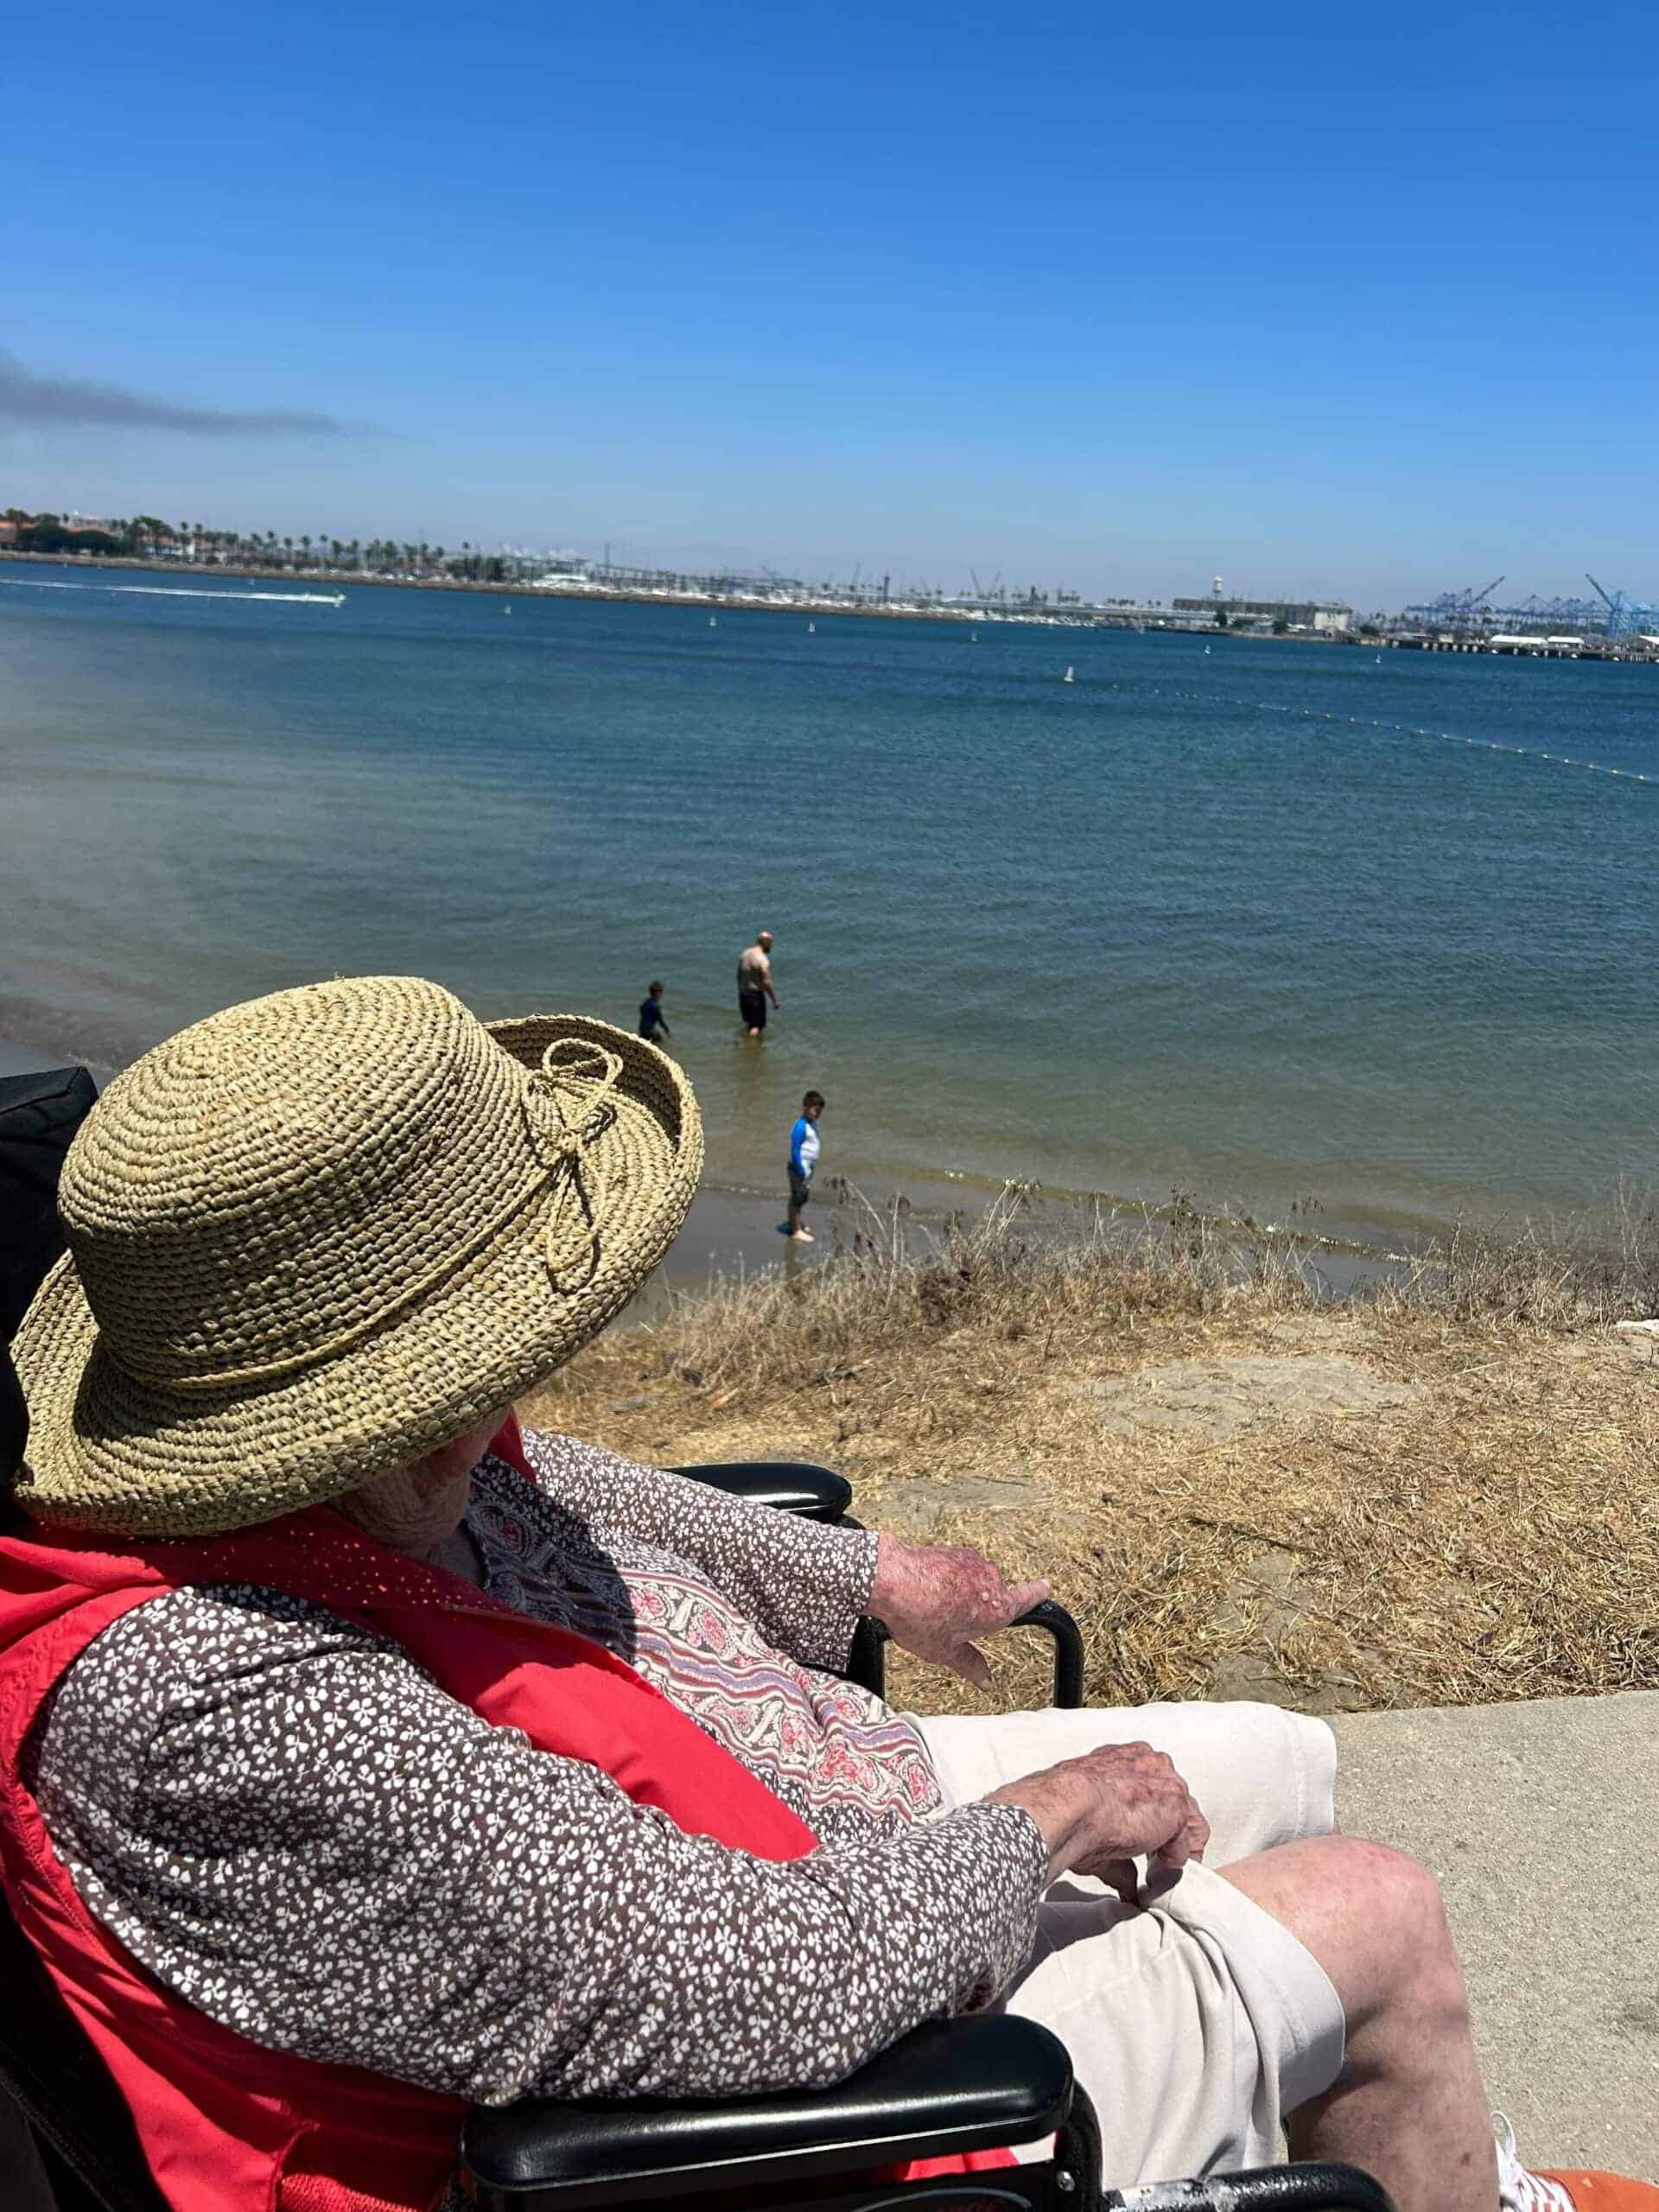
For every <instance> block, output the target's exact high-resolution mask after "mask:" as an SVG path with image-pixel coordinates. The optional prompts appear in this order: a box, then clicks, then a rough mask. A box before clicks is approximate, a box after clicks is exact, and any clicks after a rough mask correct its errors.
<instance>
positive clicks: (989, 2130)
mask: <svg viewBox="0 0 1659 2212" xmlns="http://www.w3.org/2000/svg"><path fill="white" fill-rule="evenodd" d="M1070 2106H1071V2058H1070V2057H1069V2056H1068V2055H1067V2052H1066V2050H1065V2045H1064V2044H1062V2043H1061V2042H1060V2041H1059V2039H1058V2037H1056V2036H1053V2035H1051V2034H1050V2032H1049V2031H1048V2030H1047V2029H1046V2028H1044V2027H1039V2025H1038V2024H1037V2023H1036V2022H1035V2021H1033V2020H1021V2019H1016V2018H1013V2017H1012V2016H1010V2015H1007V2014H1005V2013H997V2014H979V2015H976V2016H974V2017H973V2018H968V2019H958V2020H948V2021H934V2022H931V2023H930V2024H928V2025H927V2026H926V2027H922V2028H917V2029H915V2030H914V2031H912V2033H911V2034H910V2035H907V2036H906V2037H904V2038H903V2040H902V2041H901V2042H899V2043H896V2044H893V2046H892V2047H891V2048H890V2049H889V2050H884V2051H883V2052H881V2053H880V2056H878V2057H876V2058H873V2059H872V2060H871V2061H870V2063H868V2065H867V2066H863V2067H861V2068H860V2069H859V2070H858V2072H857V2073H856V2074H854V2075H850V2076H849V2079H848V2080H846V2081H845V2082H838V2083H837V2084H836V2087H835V2088H829V2089H785V2090H777V2091H772V2092H771V2093H769V2094H766V2095H765V2096H752V2097H733V2098H728V2099H726V2100H723V2101H721V2102H720V2103H717V2104H715V2103H709V2104H697V2105H688V2104H666V2103H662V2102H659V2101H652V2102H648V2103H639V2104H578V2105H572V2104H551V2103H543V2102H539V2101H525V2102H524V2103H521V2104H517V2105H509V2106H506V2107H504V2108H502V2109H500V2110H486V2109H485V2108H483V2107H479V2108H476V2109H474V2111H472V2112H470V2113H468V2114H467V2119H466V2121H465V2123H464V2124H463V2126H462V2128H461V2172H462V2176H463V2180H464V2185H465V2186H466V2188H467V2190H468V2192H469V2195H470V2196H471V2198H472V2200H473V2201H474V2202H476V2203H477V2204H478V2205H479V2206H480V2208H481V2212H563V2208H564V2207H566V2206H585V2205H599V2204H605V2205H622V2204H636V2203H639V2202H648V2201H650V2200H651V2199H652V2198H656V2197H660V2196H664V2194H671V2195H673V2196H676V2197H677V2198H678V2197H683V2196H684V2197H690V2196H700V2195H703V2194H709V2195H711V2196H713V2197H714V2201H715V2202H716V2203H720V2202H725V2201H726V2199H727V2198H728V2196H729V2195H730V2194H731V2193H732V2192H733V2191H735V2190H740V2189H748V2188H751V2187H753V2186H755V2185H757V2184H761V2185H764V2186H766V2187H767V2188H768V2189H771V2188H772V2187H779V2189H780V2190H787V2189H788V2188H789V2187H790V2186H791V2184H793V2183H800V2182H803V2181H805V2180H807V2179H808V2178H809V2177H814V2176H817V2175H824V2174H839V2173H859V2172H868V2171H869V2170H870V2169H872V2168H875V2167H881V2166H888V2165H893V2164H897V2163H898V2162H899V2160H901V2159H906V2158H939V2157H942V2156H944V2155H947V2154H949V2153H950V2152H962V2151H985V2150H990V2149H993V2148H996V2147H1000V2146H1001V2145H1013V2144H1016V2143H1032V2142H1035V2141H1038V2140H1039V2139H1040V2138H1042V2137H1043V2136H1046V2135H1052V2133H1054V2132H1055V2130H1056V2129H1057V2128H1058V2127H1059V2126H1061V2125H1062V2124H1063V2123H1064V2121H1065V2118H1066V2114H1067V2112H1068V2110H1069V2108H1070ZM784 2201H785V2199H784V2198H783V2197H782V2196H780V2197H779V2202H784Z"/></svg>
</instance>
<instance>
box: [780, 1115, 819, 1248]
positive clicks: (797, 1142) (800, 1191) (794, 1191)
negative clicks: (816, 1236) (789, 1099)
mask: <svg viewBox="0 0 1659 2212" xmlns="http://www.w3.org/2000/svg"><path fill="white" fill-rule="evenodd" d="M822 1113H823V1092H822V1091H821V1090H809V1091H808V1092H807V1094H806V1096H805V1097H804V1098H803V1099H802V1101H801V1116H800V1119H799V1121H798V1122H796V1124H795V1126H794V1128H792V1129H791V1131H790V1133H789V1227H788V1234H789V1237H790V1241H791V1243H795V1244H810V1243H812V1242H813V1236H812V1232H811V1230H810V1229H803V1228H802V1226H801V1208H802V1207H803V1206H804V1205H806V1204H807V1202H808V1201H809V1200H810V1198H811V1196H812V1171H813V1169H814V1168H815V1167H816V1166H817V1164H818V1153H819V1150H820V1148H821V1147H820V1145H819V1141H818V1116H819V1115H820V1114H822Z"/></svg>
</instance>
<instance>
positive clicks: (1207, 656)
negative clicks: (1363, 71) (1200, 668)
mask: <svg viewBox="0 0 1659 2212" xmlns="http://www.w3.org/2000/svg"><path fill="white" fill-rule="evenodd" d="M1204 657H1205V659H1206V660H1208V659H1209V658H1210V648H1209V646H1208V645H1206V646H1205V649H1204Z"/></svg>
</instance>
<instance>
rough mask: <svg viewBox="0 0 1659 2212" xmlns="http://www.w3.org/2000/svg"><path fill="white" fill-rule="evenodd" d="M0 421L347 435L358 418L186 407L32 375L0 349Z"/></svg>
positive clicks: (256, 434) (238, 434) (116, 388)
mask: <svg viewBox="0 0 1659 2212" xmlns="http://www.w3.org/2000/svg"><path fill="white" fill-rule="evenodd" d="M0 423H11V424H15V425H18V426H22V427H25V428H28V429H63V428H67V427H72V426H80V425H86V424H92V423H97V424H107V425H113V426H115V427H117V428H123V429H143V430H177V431H181V432H182V434H183V435H185V436H186V437H193V438H221V437H233V438H286V437H314V438H315V437H324V438H340V437H346V436H348V435H350V434H351V433H352V432H353V430H354V429H360V428H362V427H363V426H362V425H360V424H354V423H345V422H342V421H341V420H340V418H339V416H334V415H318V414H313V413H310V412H308V411H306V410H297V409H288V408H281V407H260V408H252V409H248V410H243V409H239V408H234V407H188V406H183V405H181V404H179V403H178V402H177V401H175V400H171V399H151V398H149V397H147V396H146V395H145V394H144V393H143V392H139V391H126V390H125V389H124V387H123V386H122V385H116V384H93V383H91V382H89V381H86V380H83V379H82V378H79V377H37V376H33V375H31V374H30V372H29V370H27V369H26V368H25V367H24V366H23V365H22V362H21V361H19V360H17V359H16V358H15V357H14V356H13V355H12V354H10V353H0Z"/></svg>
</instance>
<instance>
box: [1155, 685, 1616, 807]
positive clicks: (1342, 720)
mask: <svg viewBox="0 0 1659 2212" xmlns="http://www.w3.org/2000/svg"><path fill="white" fill-rule="evenodd" d="M1111 688H1112V690H1114V691H1121V690H1123V689H1124V688H1125V687H1124V686H1123V685H1122V684H1121V683H1113V685H1112V687H1111ZM1149 688H1150V690H1151V692H1152V696H1153V697H1154V698H1155V699H1183V700H1190V701H1192V702H1193V703H1194V704H1195V705H1198V706H1206V707H1214V706H1230V707H1242V708H1243V709H1245V711H1246V712H1247V713H1253V714H1259V715H1294V716H1296V717H1297V718H1298V719H1300V721H1310V722H1334V723H1336V724H1338V726H1339V727H1342V728H1348V729H1375V730H1382V731H1383V732H1384V733H1385V734H1391V735H1393V736H1395V737H1427V738H1433V739H1434V740H1435V741H1437V742H1443V743H1445V744H1447V745H1464V746H1468V747H1471V749H1474V750H1477V751H1480V752H1485V753H1512V754H1513V755H1514V756H1515V757H1516V759H1517V760H1548V761H1549V762H1550V763H1551V765H1552V766H1554V767H1558V768H1582V769H1584V770H1585V772H1586V773H1587V774H1589V775H1592V776H1617V777H1618V779H1619V781H1620V782H1621V783H1626V784H1659V774H1655V775H1651V776H1649V775H1643V772H1641V770H1640V769H1638V768H1610V767H1609V766H1607V764H1606V763H1605V761H1602V760H1580V759H1579V758H1578V756H1577V754H1576V753H1547V752H1545V750H1544V749H1543V747H1541V746H1538V745H1505V744H1504V743H1503V741H1502V740H1501V739H1498V738H1491V737H1460V736H1459V734H1458V733H1457V731H1455V730H1450V729H1422V728H1418V727H1417V726H1416V725H1414V724H1413V723H1409V722H1384V721H1376V719H1375V718H1373V717H1370V716H1366V715H1336V714H1332V713H1331V712H1330V711H1329V709H1326V708H1324V707H1287V706H1282V705H1281V704H1280V703H1279V702H1277V701H1276V700H1272V699H1238V698H1222V699H1217V696H1216V695H1215V693H1214V692H1213V691H1182V690H1164V689H1163V688H1162V687H1161V686H1160V685H1159V684H1155V683H1154V684H1153V685H1151V686H1150V687H1149Z"/></svg>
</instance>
